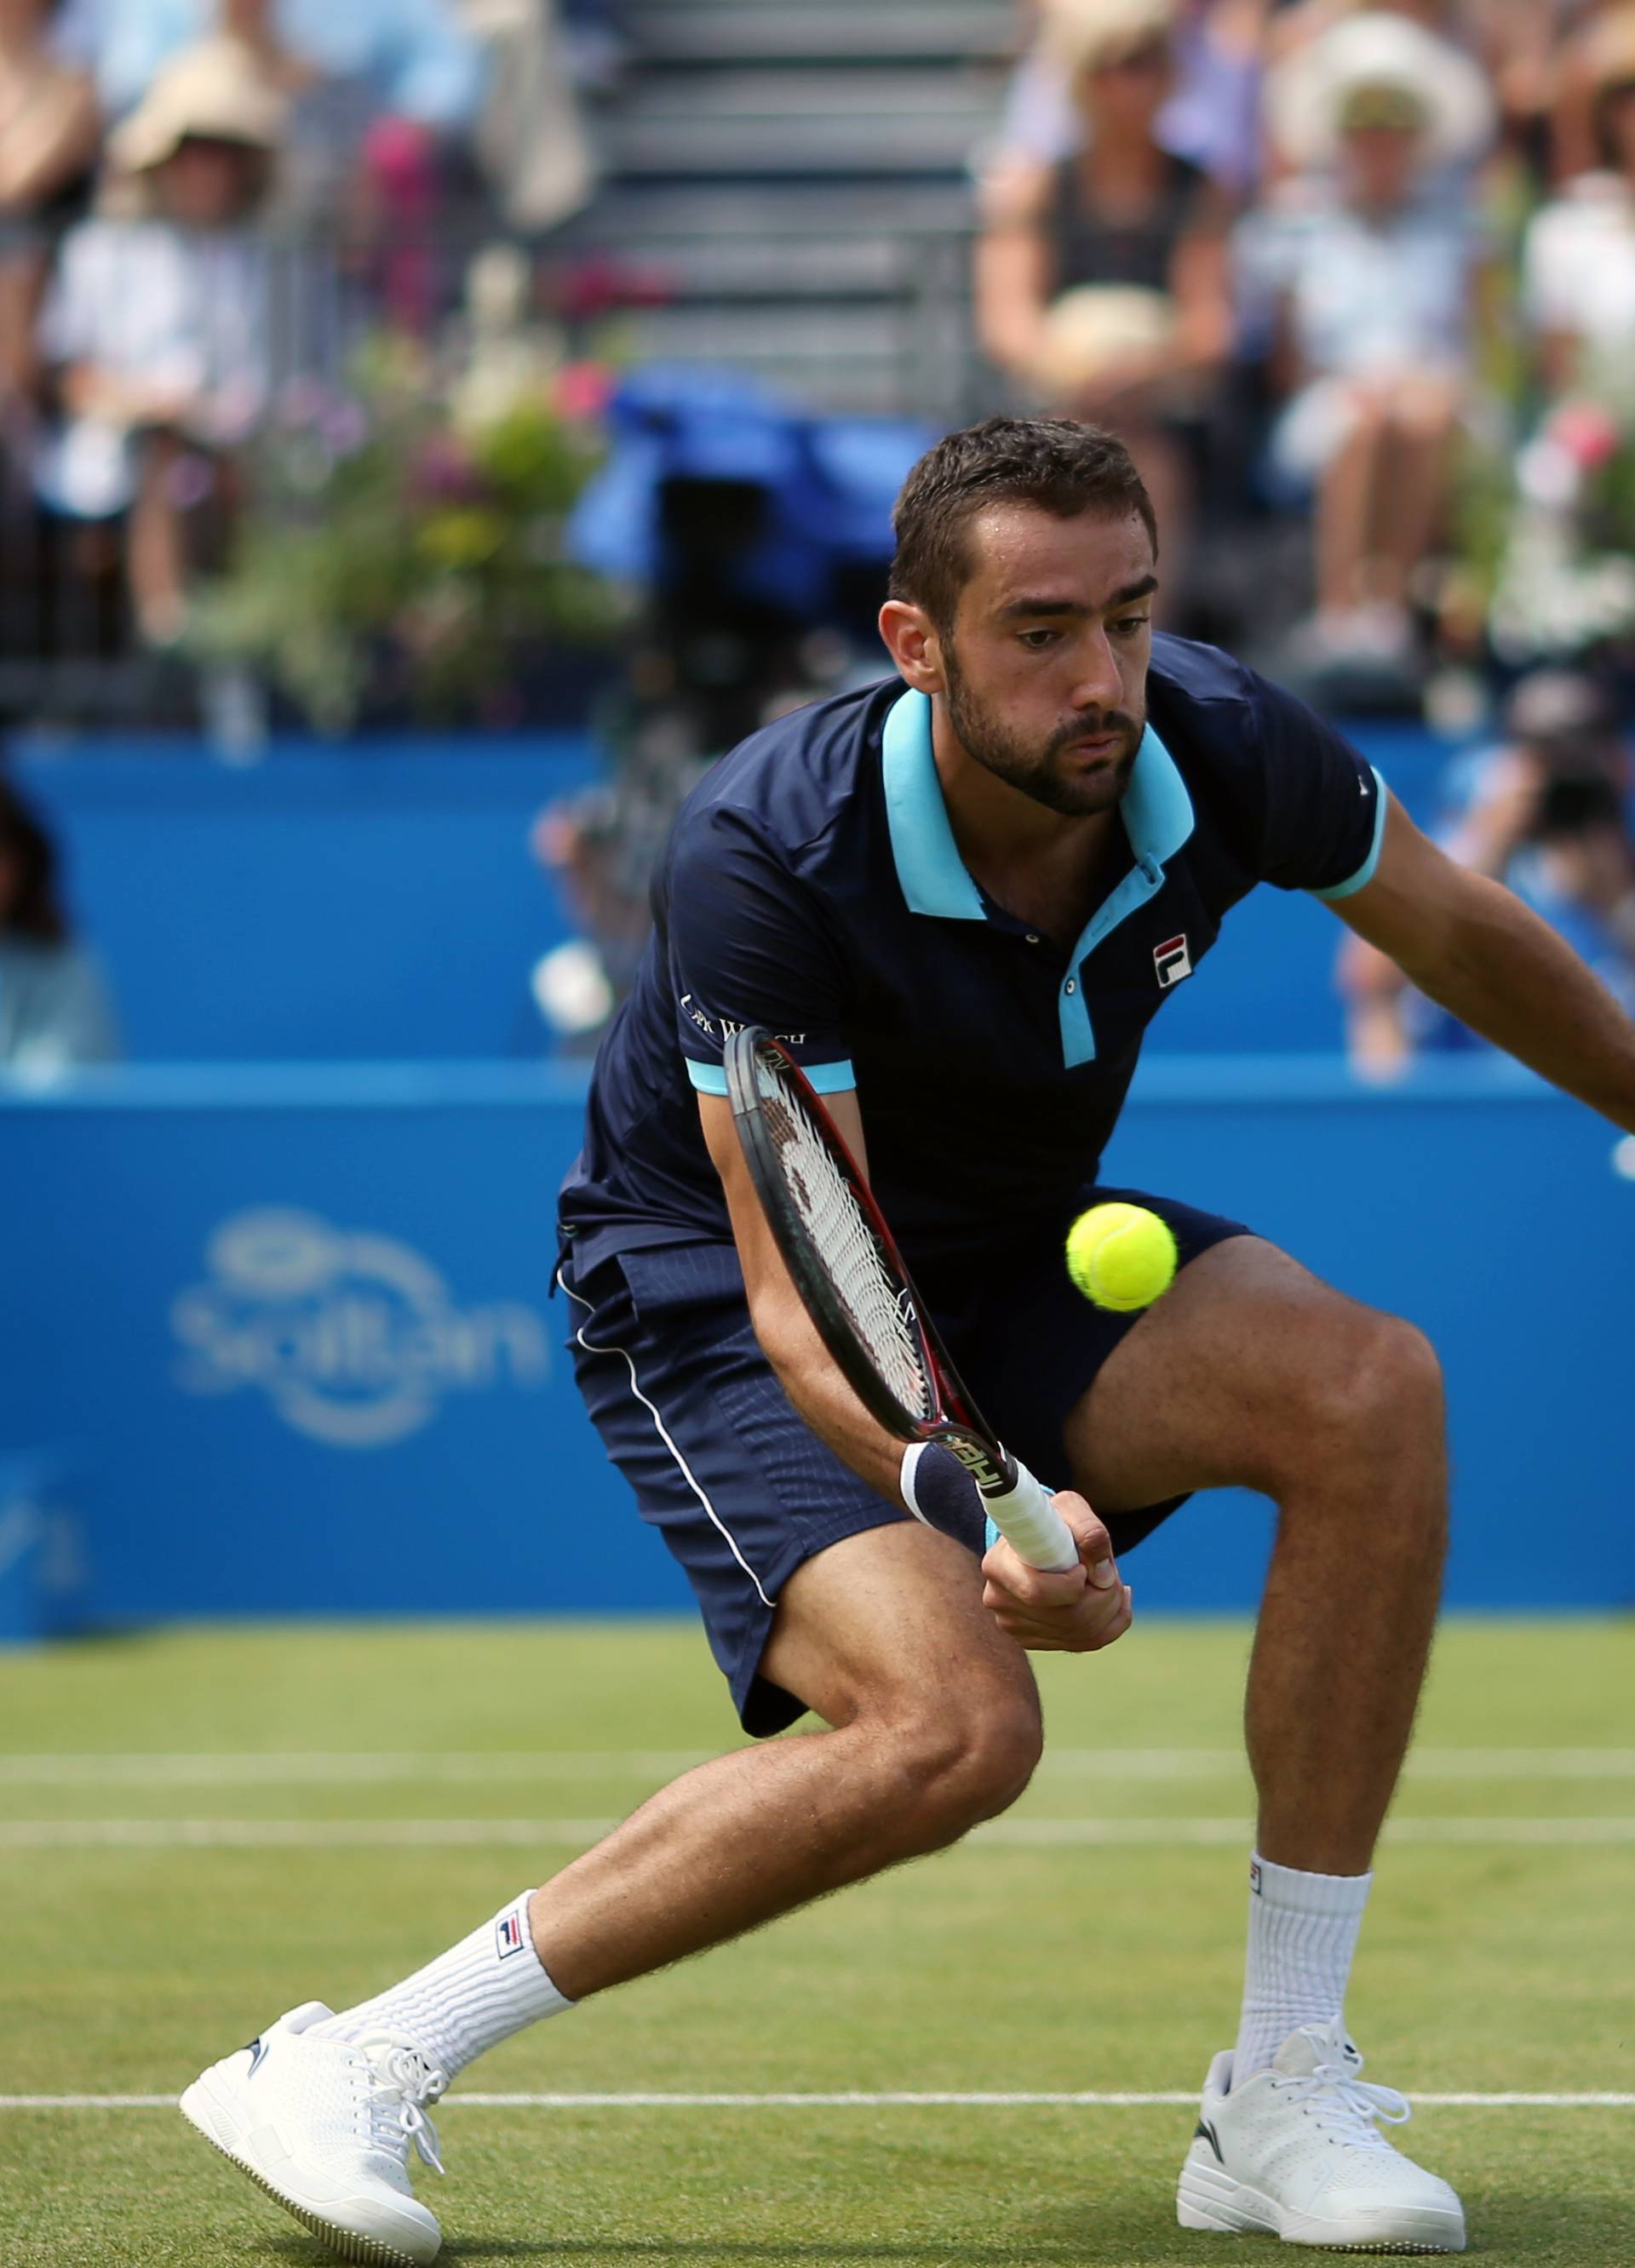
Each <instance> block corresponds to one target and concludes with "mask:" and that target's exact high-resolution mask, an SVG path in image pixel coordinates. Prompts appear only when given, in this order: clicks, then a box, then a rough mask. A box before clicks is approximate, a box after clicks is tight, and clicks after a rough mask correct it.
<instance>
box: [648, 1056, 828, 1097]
mask: <svg viewBox="0 0 1635 2268" xmlns="http://www.w3.org/2000/svg"><path fill="white" fill-rule="evenodd" d="M682 1060H683V1061H684V1062H685V1064H686V1065H687V1076H688V1078H689V1079H691V1081H692V1083H693V1085H694V1086H695V1087H696V1089H697V1091H698V1093H699V1094H725V1093H726V1073H725V1071H723V1069H722V1068H721V1066H720V1064H703V1063H695V1062H694V1060H693V1058H692V1057H691V1056H687V1057H683V1058H682ZM800 1068H801V1070H802V1071H805V1073H806V1077H807V1079H810V1081H811V1082H812V1085H813V1086H814V1087H815V1088H816V1090H817V1092H818V1093H819V1094H843V1093H844V1092H845V1090H846V1089H847V1088H848V1087H851V1086H856V1085H857V1083H858V1075H857V1073H856V1071H853V1070H852V1068H851V1064H850V1063H846V1062H843V1063H827V1064H801V1066H800Z"/></svg>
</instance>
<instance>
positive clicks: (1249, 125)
mask: <svg viewBox="0 0 1635 2268" xmlns="http://www.w3.org/2000/svg"><path fill="white" fill-rule="evenodd" d="M1267 4H1268V0H1176V4H1175V8H1174V9H1173V11H1171V16H1170V24H1169V34H1170V47H1171V53H1172V56H1173V60H1174V68H1175V78H1174V84H1173V85H1172V86H1171V88H1170V90H1169V92H1168V93H1167V97H1166V99H1165V101H1164V105H1163V107H1162V108H1161V109H1160V112H1159V114H1158V118H1157V121H1156V122H1155V125H1154V129H1153V131H1154V135H1155V136H1156V139H1157V140H1158V141H1159V142H1160V144H1162V145H1163V147H1164V148H1165V149H1166V150H1169V151H1174V153H1175V156H1176V157H1177V158H1190V160H1191V161H1192V163H1193V164H1194V165H1195V166H1201V167H1202V168H1203V170H1204V172H1205V173H1208V174H1209V175H1210V176H1211V178H1212V180H1216V181H1218V182H1219V184H1220V186H1221V187H1222V188H1224V189H1226V190H1227V191H1228V192H1230V193H1231V194H1232V195H1234V196H1241V195H1243V194H1244V193H1245V192H1247V191H1248V190H1249V189H1250V188H1253V187H1254V184H1255V181H1256V178H1257V176H1258V173H1259V171H1260V85H1261V73H1262V55H1263V46H1264V40H1265V23H1266V15H1267ZM1085 131H1086V127H1085V120H1084V117H1083V114H1082V112H1081V110H1080V108H1079V106H1078V105H1077V104H1076V103H1075V101H1074V99H1073V88H1072V77H1071V74H1070V72H1069V71H1068V70H1065V69H1064V65H1063V60H1062V57H1061V56H1060V55H1059V54H1058V53H1057V49H1056V47H1055V44H1054V43H1053V42H1052V40H1050V39H1049V37H1046V38H1044V39H1042V40H1038V41H1037V42H1036V43H1035V45H1034V46H1033V47H1032V48H1030V49H1029V50H1028V52H1027V55H1024V57H1023V58H1022V61H1021V62H1020V63H1019V64H1018V65H1017V67H1016V70H1015V73H1014V75H1013V78H1012V81H1011V86H1010V92H1009V93H1008V95H1007V97H1006V99H1005V114H1004V116H1003V117H1002V118H1001V120H1000V122H999V126H998V132H997V134H996V135H995V137H994V144H993V149H992V151H991V156H990V158H988V160H987V166H986V168H985V170H987V169H990V168H991V171H992V173H993V175H994V176H995V178H999V177H1002V176H1003V175H1004V174H1005V173H1007V172H1008V171H1009V170H1010V169H1011V167H1012V166H1053V165H1057V164H1059V163H1060V161H1061V160H1062V159H1063V158H1071V157H1072V155H1073V154H1074V152H1075V151H1078V150H1079V149H1080V148H1081V147H1082V145H1083V143H1084V138H1085Z"/></svg>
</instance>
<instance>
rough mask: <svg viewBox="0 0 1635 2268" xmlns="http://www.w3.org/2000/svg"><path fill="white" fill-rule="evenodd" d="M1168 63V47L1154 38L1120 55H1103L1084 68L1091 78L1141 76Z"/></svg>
mask: <svg viewBox="0 0 1635 2268" xmlns="http://www.w3.org/2000/svg"><path fill="white" fill-rule="evenodd" d="M1168 64H1169V49H1168V48H1167V47H1166V46H1165V45H1164V43H1163V41H1162V40H1153V41H1152V42H1150V44H1149V45H1147V46H1146V47H1144V48H1127V49H1126V50H1125V52H1124V53H1123V55H1105V56H1102V57H1101V59H1100V60H1099V61H1097V62H1095V63H1091V64H1089V65H1088V66H1087V67H1086V68H1087V70H1088V74H1089V76H1090V77H1092V78H1122V77H1135V76H1136V75H1137V74H1138V73H1139V74H1140V75H1142V76H1143V77H1145V74H1146V73H1147V72H1148V71H1160V70H1167V68H1168Z"/></svg>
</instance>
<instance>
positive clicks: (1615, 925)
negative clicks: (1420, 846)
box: [1340, 670, 1635, 1078]
mask: <svg viewBox="0 0 1635 2268" xmlns="http://www.w3.org/2000/svg"><path fill="white" fill-rule="evenodd" d="M1505 728H1506V729H1505V738H1504V740H1502V741H1501V742H1500V744H1499V746H1498V747H1492V748H1488V749H1484V750H1481V751H1479V752H1477V754H1476V755H1472V756H1467V757H1464V758H1462V759H1460V760H1459V762H1456V763H1455V765H1454V766H1453V767H1452V769H1451V770H1450V773H1449V776H1448V778H1447V781H1446V782H1445V783H1444V804H1445V808H1444V811H1443V814H1442V817H1441V820H1440V822H1439V824H1438V825H1437V826H1436V828H1434V830H1433V832H1434V834H1435V836H1436V838H1437V840H1438V841H1439V842H1440V843H1441V845H1442V848H1443V849H1444V850H1445V851H1447V854H1448V856H1449V857H1450V858H1456V859H1457V860H1458V861H1459V863H1460V864H1461V865H1464V866H1469V867H1470V868H1471V869H1472V870H1473V871H1474V872H1476V873H1483V874H1486V875H1488V876H1490V877H1491V879H1492V880H1495V881H1502V882H1504V883H1506V885H1507V886H1508V887H1510V888H1511V889H1513V890H1514V891H1515V892H1516V894H1517V895H1518V896H1520V897H1521V898H1523V899H1524V900H1525V901H1526V902H1527V903H1528V905H1530V906H1531V907H1532V908H1533V909H1534V910H1535V912H1536V913H1538V914H1540V915H1541V916H1542V917H1543V919H1544V920H1546V921H1547V922H1549V923H1550V926H1551V927H1552V928H1553V929H1555V930H1556V931H1558V932H1559V933H1560V935H1561V936H1563V937H1564V938H1565V939H1566V941H1567V943H1568V944H1569V945H1571V946H1572V948H1573V950H1574V951H1575V952H1576V953H1577V954H1579V956H1580V959H1581V960H1583V961H1586V962H1587V964H1588V966H1589V967H1590V968H1593V969H1594V971H1595V973H1596V975H1597V976H1600V978H1601V979H1602V983H1604V984H1606V985H1607V986H1608V988H1609V990H1611V991H1612V992H1613V993H1614V994H1615V995H1616V996H1617V998H1618V999H1620V1000H1621V1001H1622V1002H1623V1004H1624V1006H1625V1007H1626V1008H1631V1007H1635V842H1632V841H1631V833H1630V828H1629V822H1628V820H1627V817H1626V815H1625V811H1624V791H1625V789H1626V786H1627V782H1628V775H1629V764H1628V756H1627V752H1626V750H1625V748H1624V742H1623V740H1622V739H1621V738H1620V736H1619V734H1618V732H1617V726H1616V722H1615V718H1614V715H1613V711H1612V709H1611V706H1610V703H1609V702H1608V701H1607V699H1606V697H1605V696H1604V695H1603V694H1602V691H1601V689H1599V687H1598V686H1596V685H1595V683H1594V681H1592V680H1591V679H1589V678H1587V677H1584V676H1582V675H1580V674H1577V673H1576V672H1572V671H1567V670H1540V671H1537V672H1536V674H1534V675H1533V676H1531V677H1527V678H1524V679H1522V681H1521V683H1520V684H1519V685H1517V687H1516V688H1515V689H1514V691H1513V693H1512V695H1511V696H1510V699H1509V701H1508V702H1507V703H1506V710H1505ZM1340 987H1341V990H1342V992H1343V994H1344V998H1345V1002H1346V1027H1347V1045H1348V1048H1349V1051H1350V1054H1351V1060H1352V1062H1353V1064H1355V1065H1356V1067H1357V1068H1358V1070H1359V1071H1363V1072H1364V1073H1366V1074H1367V1075H1370V1076H1373V1077H1376V1078H1378V1077H1388V1076H1389V1075H1390V1074H1391V1073H1392V1072H1394V1071H1397V1070H1399V1069H1401V1068H1402V1067H1403V1065H1404V1064H1407V1063H1408V1062H1409V1061H1410V1059H1411V1057H1413V1056H1414V1055H1415V1054H1416V1053H1417V1052H1418V1051H1420V1050H1423V1049H1449V1048H1458V1047H1470V1046H1473V1045H1475V1044H1477V1042H1475V1041H1474V1039H1473V1038H1472V1035H1470V1034H1469V1032H1467V1031H1465V1029H1464V1028H1463V1027H1462V1026H1461V1025H1459V1024H1456V1023H1455V1021H1454V1020H1453V1018H1452V1017H1450V1016H1449V1015H1447V1013H1446V1012H1445V1011H1443V1010H1442V1009H1440V1008H1438V1007H1436V1006H1435V1005H1434V1004H1433V1003H1432V1002H1431V1001H1428V1000H1426V999H1425V998H1423V997H1422V996H1421V995H1420V994H1418V993H1417V992H1416V991H1414V990H1413V989H1412V988H1411V987H1410V985H1409V983H1408V982H1407V980H1406V978H1405V977H1404V976H1403V974H1402V972H1401V970H1400V969H1398V968H1396V964H1395V963H1394V962H1392V961H1388V960H1387V959H1386V958H1385V956H1384V954H1380V953H1376V952H1375V951H1374V948H1373V947H1372V946H1367V945H1365V944H1364V943H1363V941H1362V940H1361V939H1360V938H1348V939H1346V940H1345V942H1344V945H1343V946H1342V948H1341V954H1340Z"/></svg>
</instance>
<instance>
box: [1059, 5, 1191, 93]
mask: <svg viewBox="0 0 1635 2268" xmlns="http://www.w3.org/2000/svg"><path fill="white" fill-rule="evenodd" d="M1174 28H1175V5H1174V0H1045V10H1044V22H1043V26H1042V47H1043V49H1044V52H1045V53H1046V54H1047V55H1049V58H1050V60H1051V61H1052V62H1053V63H1055V64H1056V65H1057V68H1058V69H1059V70H1064V71H1065V72H1067V73H1068V74H1069V76H1070V77H1078V75H1079V72H1080V71H1086V70H1096V69H1097V68H1098V67H1099V66H1101V64H1104V63H1120V62H1122V61H1123V58H1124V57H1125V56H1126V55H1138V54H1140V53H1141V51H1142V50H1143V49H1144V48H1151V47H1155V46H1158V45H1159V44H1160V43H1161V42H1163V41H1165V40H1167V39H1168V37H1169V34H1170V33H1171V31H1172V30H1173V29H1174Z"/></svg>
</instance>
